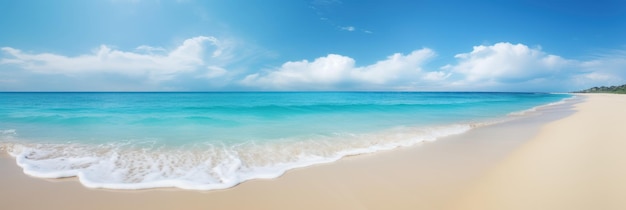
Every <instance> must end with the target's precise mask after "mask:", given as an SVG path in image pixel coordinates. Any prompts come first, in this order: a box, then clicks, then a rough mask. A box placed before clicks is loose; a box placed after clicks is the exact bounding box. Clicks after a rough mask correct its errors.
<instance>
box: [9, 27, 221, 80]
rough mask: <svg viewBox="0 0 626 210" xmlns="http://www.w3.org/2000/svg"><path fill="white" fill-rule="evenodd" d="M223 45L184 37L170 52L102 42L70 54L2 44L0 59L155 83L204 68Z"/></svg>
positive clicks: (48, 70) (44, 69)
mask: <svg viewBox="0 0 626 210" xmlns="http://www.w3.org/2000/svg"><path fill="white" fill-rule="evenodd" d="M209 46H210V47H212V48H213V51H212V53H211V55H210V56H206V55H205V51H207V48H208V47H209ZM224 48H225V46H224V45H223V44H222V43H221V42H220V41H219V40H218V39H217V38H215V37H207V36H198V37H193V38H190V39H187V40H185V41H183V43H182V44H180V45H179V46H177V47H176V48H174V49H172V50H169V51H168V50H165V49H164V48H161V47H152V46H145V45H143V46H139V47H137V48H136V49H135V52H130V51H122V50H116V49H112V48H111V47H109V46H107V45H101V46H100V47H98V48H97V49H95V50H94V51H93V52H92V53H89V54H83V55H78V56H73V57H71V56H65V55H58V54H53V53H27V52H22V51H21V50H19V49H14V48H11V47H3V48H1V50H2V52H4V53H5V54H6V55H8V56H6V57H4V58H2V59H0V65H1V64H5V65H7V64H8V65H14V66H17V67H19V68H21V69H23V70H26V71H30V72H34V73H38V74H61V75H68V76H76V75H85V74H102V73H109V74H119V75H126V76H135V77H147V78H149V79H150V80H152V81H155V82H158V81H163V80H169V79H172V78H173V77H175V76H176V75H177V74H181V73H185V72H193V71H195V70H197V69H200V68H203V67H204V68H207V65H208V63H207V61H209V60H211V59H214V60H217V58H218V57H220V56H222V53H223V50H224ZM207 57H210V58H207ZM211 68H213V69H215V68H214V67H211ZM222 70H223V69H222ZM220 74H223V73H220ZM213 75H214V76H215V75H218V74H213Z"/></svg>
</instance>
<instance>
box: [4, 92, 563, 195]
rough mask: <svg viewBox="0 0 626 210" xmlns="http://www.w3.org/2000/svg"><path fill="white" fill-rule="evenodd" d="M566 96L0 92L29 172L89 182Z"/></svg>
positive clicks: (284, 166) (273, 156)
mask: <svg viewBox="0 0 626 210" xmlns="http://www.w3.org/2000/svg"><path fill="white" fill-rule="evenodd" d="M569 97H571V95H567V94H544V93H430V92H429V93H420V92H245V93H0V104H1V105H0V144H2V146H1V147H3V148H4V149H5V150H7V151H9V153H10V154H11V155H13V156H15V157H16V159H17V162H18V164H19V165H20V166H21V167H22V168H24V172H25V173H27V174H29V175H32V176H37V177H45V178H59V177H72V176H77V177H78V178H79V180H80V181H81V183H82V184H84V185H85V186H87V187H98V188H111V189H143V188H154V187H178V188H184V189H198V190H210V189H223V188H228V187H232V186H234V185H237V184H238V183H241V182H243V181H245V180H250V179H255V178H274V177H277V176H280V175H281V174H283V173H284V172H285V171H286V170H289V169H292V168H297V167H303V166H308V165H311V164H316V163H323V162H332V161H335V160H338V159H339V158H341V157H344V156H346V155H356V154H362V153H370V152H375V151H379V150H388V149H392V148H395V147H398V146H410V145H414V144H418V143H420V142H424V141H433V140H436V139H437V138H440V137H443V136H448V135H452V134H458V133H463V132H466V131H468V130H470V129H472V128H473V127H476V126H482V125H487V124H492V123H498V122H501V121H505V120H507V119H509V118H511V117H512V116H515V115H524V114H525V113H526V112H531V111H532V110H533V108H534V107H537V106H541V105H546V104H550V103H555V102H559V101H561V100H563V99H566V98H569Z"/></svg>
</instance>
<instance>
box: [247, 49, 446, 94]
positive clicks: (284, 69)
mask: <svg viewBox="0 0 626 210" xmlns="http://www.w3.org/2000/svg"><path fill="white" fill-rule="evenodd" d="M434 55H435V53H434V52H433V51H432V50H430V49H421V50H416V51H413V52H411V53H410V54H408V55H403V54H400V53H396V54H393V55H391V56H389V57H387V59H385V60H382V61H378V62H376V63H375V64H372V65H368V66H362V67H357V66H355V61H354V59H352V58H350V57H347V56H342V55H336V54H329V55H327V56H325V57H320V58H317V59H315V60H314V61H312V62H309V61H308V60H302V61H290V62H286V63H284V64H283V65H282V66H281V67H279V68H277V69H273V70H270V71H268V72H266V73H255V74H250V75H248V76H246V77H245V78H244V79H243V80H242V84H244V85H247V86H254V87H261V88H266V89H334V88H362V87H363V86H367V87H382V88H384V89H388V88H393V87H395V86H400V85H404V83H407V82H410V81H411V80H414V79H417V76H418V75H419V74H420V73H421V64H422V63H424V62H425V61H426V60H427V59H429V58H431V57H433V56H434ZM346 86H350V87H346Z"/></svg>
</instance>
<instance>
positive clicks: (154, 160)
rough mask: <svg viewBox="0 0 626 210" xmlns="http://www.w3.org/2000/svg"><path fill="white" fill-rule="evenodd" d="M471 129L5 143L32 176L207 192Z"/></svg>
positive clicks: (119, 186) (460, 126)
mask: <svg viewBox="0 0 626 210" xmlns="http://www.w3.org/2000/svg"><path fill="white" fill-rule="evenodd" d="M472 127H473V126H472V125H471V124H453V125H446V126H436V127H425V128H407V127H400V128H394V129H391V130H387V131H384V132H378V133H373V134H359V135H357V134H338V135H336V136H332V137H318V138H316V139H297V140H296V139H286V140H284V141H280V142H273V143H265V144H259V143H244V144H239V145H230V146H227V145H206V144H205V145H193V146H191V145H188V146H185V147H181V148H167V147H161V146H157V145H154V146H152V147H146V145H145V144H143V145H141V146H137V145H133V143H130V142H129V143H118V144H103V145H88V144H77V143H73V144H23V143H14V144H5V146H6V147H7V148H6V149H7V150H8V151H9V153H10V154H11V155H12V156H14V157H15V158H16V161H17V164H18V165H19V166H20V167H22V168H23V170H24V173H26V174H28V175H31V176H35V177H41V178H63V177H77V178H78V180H79V181H80V182H81V183H82V184H83V185H84V186H86V187H90V188H108V189H146V188H162V187H176V188H181V189H192V190H214V189H224V188H229V187H233V186H235V185H237V184H239V183H241V182H244V181H246V180H251V179H268V178H276V177H279V176H281V175H282V174H284V173H285V172H286V171H287V170H290V169H293V168H300V167H306V166H310V165H314V164H319V163H328V162H333V161H336V160H339V159H340V158H342V157H345V156H351V155H359V154H364V153H372V152H376V151H381V150H390V149H394V148H397V147H402V146H411V145H415V144H418V143H421V142H428V141H434V140H436V139H438V138H441V137H444V136H449V135H454V134H460V133H463V132H466V131H468V130H470V129H471V128H472ZM7 145H9V146H7Z"/></svg>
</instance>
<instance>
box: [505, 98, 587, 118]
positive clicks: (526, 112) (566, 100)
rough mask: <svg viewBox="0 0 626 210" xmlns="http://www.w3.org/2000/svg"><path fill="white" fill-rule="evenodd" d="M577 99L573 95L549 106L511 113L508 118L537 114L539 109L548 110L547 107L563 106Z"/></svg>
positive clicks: (544, 105)
mask: <svg viewBox="0 0 626 210" xmlns="http://www.w3.org/2000/svg"><path fill="white" fill-rule="evenodd" d="M576 98H577V96H575V95H572V97H569V98H564V99H561V100H560V101H557V102H552V103H548V104H543V105H539V106H535V107H532V108H530V109H526V110H522V111H517V112H511V113H509V114H508V116H524V115H527V114H530V113H533V112H537V111H538V110H539V109H543V108H547V107H552V106H556V105H562V104H566V103H568V102H570V101H572V100H575V99H576Z"/></svg>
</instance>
